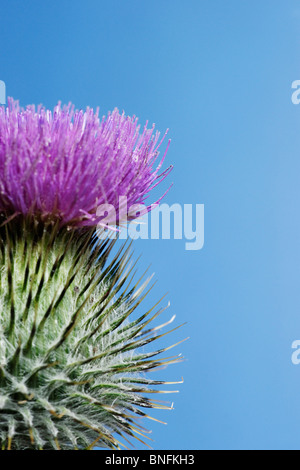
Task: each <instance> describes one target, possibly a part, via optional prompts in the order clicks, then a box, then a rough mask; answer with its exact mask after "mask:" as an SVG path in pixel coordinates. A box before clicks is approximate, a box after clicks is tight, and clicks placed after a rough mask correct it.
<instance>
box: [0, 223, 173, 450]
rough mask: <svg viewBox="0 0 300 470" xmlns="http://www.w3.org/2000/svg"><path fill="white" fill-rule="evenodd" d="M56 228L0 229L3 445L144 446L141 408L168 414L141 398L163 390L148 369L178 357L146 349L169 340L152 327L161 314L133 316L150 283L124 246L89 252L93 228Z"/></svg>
mask: <svg viewBox="0 0 300 470" xmlns="http://www.w3.org/2000/svg"><path fill="white" fill-rule="evenodd" d="M58 225H59V221H57V223H56V224H53V223H52V224H49V225H45V224H42V223H39V222H37V221H32V220H30V221H26V220H25V219H24V218H21V219H20V217H17V218H15V219H14V220H12V221H10V222H8V223H6V224H4V225H3V226H1V228H0V444H1V447H2V449H17V450H23V449H63V450H68V449H74V448H76V449H91V448H93V446H95V445H97V446H102V447H107V448H112V449H114V448H119V447H120V442H119V440H118V439H117V438H116V435H119V436H121V438H122V439H126V440H127V438H129V440H130V438H132V437H136V438H137V439H138V440H141V441H142V442H144V438H145V437H147V436H145V435H144V433H145V432H146V431H145V430H144V429H143V428H142V427H141V426H140V424H139V423H137V422H136V421H137V418H139V417H147V416H148V415H147V414H146V413H145V412H144V411H143V409H144V408H165V409H166V408H169V407H168V406H166V405H162V404H161V402H157V401H155V400H152V399H150V398H146V397H145V396H144V394H145V393H146V394H147V393H150V394H152V393H156V392H157V393H162V391H160V390H157V389H153V388H152V386H156V385H161V384H163V383H166V382H161V381H155V380H150V379H149V378H148V377H147V374H145V372H146V371H148V370H150V369H155V368H157V367H161V366H162V365H165V364H170V363H174V362H178V361H179V360H180V356H173V357H167V358H163V359H161V358H157V356H158V355H159V354H160V353H163V352H164V351H166V350H168V349H170V348H171V347H172V346H168V347H166V348H163V349H160V350H157V351H148V352H147V351H146V350H145V349H144V348H143V346H145V345H147V344H148V343H151V342H152V341H153V340H155V339H156V338H160V337H161V336H164V335H165V334H166V333H160V332H159V330H160V329H161V328H162V327H163V326H165V325H161V326H157V327H151V325H150V324H151V321H152V320H153V319H154V318H156V317H157V316H158V315H159V314H160V313H161V312H162V310H164V309H159V310H158V311H156V310H155V309H154V308H153V309H151V310H149V311H147V312H145V313H142V314H139V315H140V316H139V315H136V317H134V318H133V317H132V313H133V312H134V310H135V309H136V308H137V307H138V305H139V304H140V302H141V301H142V300H143V298H144V297H145V295H146V294H147V292H148V291H147V289H148V288H147V287H146V286H147V284H148V281H146V282H144V281H141V280H140V281H138V282H135V281H134V282H132V278H133V275H134V273H133V271H134V269H135V268H134V266H132V267H130V265H129V264H128V263H129V260H130V257H131V255H130V251H129V247H123V248H121V249H120V250H119V252H118V253H116V254H114V251H113V244H114V242H112V241H108V240H106V241H103V240H102V241H101V242H99V241H98V242H97V243H93V244H92V247H93V248H92V249H91V242H92V236H93V235H92V232H91V231H90V230H89V231H84V230H83V229H77V230H68V229H67V228H58ZM167 323H170V322H167ZM167 323H166V324H167ZM146 349H147V348H146ZM174 383H176V382H174ZM148 417H149V416H148ZM122 439H121V440H122Z"/></svg>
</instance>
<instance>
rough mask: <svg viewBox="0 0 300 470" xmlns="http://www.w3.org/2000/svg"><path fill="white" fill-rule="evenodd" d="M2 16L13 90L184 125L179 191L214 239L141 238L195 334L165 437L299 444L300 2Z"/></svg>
mask: <svg viewBox="0 0 300 470" xmlns="http://www.w3.org/2000/svg"><path fill="white" fill-rule="evenodd" d="M0 24H1V26H0V79H1V80H4V81H5V82H6V86H7V95H8V96H13V97H14V98H15V99H19V100H20V102H21V104H22V105H27V104H31V103H35V104H39V103H43V104H44V105H45V106H47V107H50V108H52V107H53V106H54V105H55V104H56V102H57V101H58V100H61V101H62V102H69V101H72V102H73V103H74V104H75V105H76V107H77V108H85V107H86V106H87V105H88V106H91V107H94V108H96V107H97V106H100V113H101V114H106V113H107V112H108V111H109V110H112V109H113V108H114V107H118V108H119V109H120V110H125V112H126V113H127V114H129V115H132V114H135V115H137V116H138V117H139V119H140V122H141V124H144V123H145V121H146V119H148V120H149V121H150V123H152V122H155V123H156V127H157V129H159V130H161V131H162V132H164V131H165V129H166V128H170V133H169V136H170V137H171V139H172V143H171V147H170V150H169V152H168V155H167V161H166V166H167V165H168V164H170V163H172V164H173V165H174V170H173V172H172V174H171V176H170V177H169V178H168V179H169V182H173V183H174V186H173V188H172V190H171V191H170V192H169V194H168V195H167V198H166V201H165V202H168V203H169V204H173V203H179V204H188V203H189V204H194V205H195V204H197V203H198V204H199V203H202V204H205V245H204V247H203V249H202V250H200V251H197V252H195V251H186V250H185V245H184V241H183V240H152V241H150V240H145V241H142V240H140V241H137V242H136V243H135V253H136V256H138V255H139V254H141V253H142V258H141V260H140V262H139V267H140V272H143V271H144V269H145V268H146V267H147V266H148V265H149V264H150V263H151V268H150V271H151V270H152V271H154V272H155V279H157V281H158V282H157V284H156V286H155V288H154V290H153V292H152V297H151V299H149V300H147V302H148V304H149V305H150V303H151V302H153V299H155V300H156V299H157V298H159V296H160V295H163V294H164V293H165V292H168V298H169V299H170V301H171V308H170V310H169V311H168V312H167V313H166V314H165V316H164V319H168V318H169V316H171V315H172V314H176V315H177V318H176V322H177V323H176V324H180V323H182V322H187V324H186V325H185V326H184V327H182V329H181V330H179V331H177V332H174V333H173V334H172V335H171V336H172V337H171V336H170V337H169V340H168V341H169V342H172V341H173V342H176V341H178V340H179V339H181V338H183V337H185V336H190V339H189V341H187V342H185V343H183V344H182V345H180V346H179V347H178V348H177V349H176V352H182V353H183V355H184V356H185V358H186V361H185V362H183V363H181V364H178V365H174V366H171V367H169V368H168V369H167V370H166V371H162V372H161V375H162V376H166V377H167V379H169V380H177V379H180V378H181V376H183V377H184V384H183V385H180V386H179V388H180V393H179V394H178V395H176V396H174V395H173V396H172V397H171V398H174V403H175V409H174V411H172V412H164V411H163V412H160V413H157V414H156V416H157V417H159V418H160V419H162V420H166V421H167V422H168V425H167V426H164V425H162V424H158V423H152V422H150V421H149V423H147V425H148V426H150V427H152V429H153V438H154V440H155V442H154V443H153V447H154V448H155V449H248V448H250V449H253V448H256V449H299V448H300V366H295V365H293V364H292V362H291V355H292V349H291V344H292V342H293V341H294V340H296V339H300V236H299V235H300V204H299V202H300V105H299V106H296V105H294V104H292V101H291V95H292V90H291V83H292V82H293V81H294V80H297V79H300V4H299V1H296V0H276V1H274V0H259V1H258V0H245V1H240V0H228V1H226V2H225V1H224V0H210V1H204V0H186V1H184V2H183V1H178V0H160V1H158V0H152V1H151V2H141V1H137V0H126V1H121V0H110V1H103V0H84V1H83V0H72V1H71V0H60V1H57V0H51V1H49V0H44V1H43V2H41V1H37V0H36V1H35V0H27V1H26V2H24V1H16V0H9V1H8V0H6V1H4V0H0ZM166 166H165V167H166ZM164 185H165V186H164V188H166V187H167V182H165V183H164ZM153 201H154V195H153ZM147 302H146V304H145V306H147Z"/></svg>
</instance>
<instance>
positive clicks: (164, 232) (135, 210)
mask: <svg viewBox="0 0 300 470" xmlns="http://www.w3.org/2000/svg"><path fill="white" fill-rule="evenodd" d="M150 209H151V210H149V209H148V208H147V207H146V206H144V205H143V204H134V205H132V206H130V207H128V206H127V198H126V196H120V197H119V201H118V205H117V207H116V206H114V205H113V204H101V205H99V206H98V208H97V212H96V215H97V216H98V217H99V219H100V222H99V224H98V231H97V234H98V237H99V238H101V239H104V238H117V237H118V238H119V239H121V240H126V239H127V238H131V239H133V240H136V239H142V240H148V239H151V240H158V239H163V240H170V239H174V240H185V249H186V250H188V251H191V250H201V249H202V248H203V245H204V204H196V205H193V204H183V205H181V204H173V205H171V206H169V205H168V204H165V203H164V204H153V205H152V206H150Z"/></svg>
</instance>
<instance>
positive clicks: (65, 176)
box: [0, 98, 170, 227]
mask: <svg viewBox="0 0 300 470" xmlns="http://www.w3.org/2000/svg"><path fill="white" fill-rule="evenodd" d="M162 140H163V139H162ZM162 140H161V141H160V142H159V133H158V132H156V133H154V126H153V127H152V128H151V129H147V124H146V125H145V127H144V129H143V132H142V133H140V126H139V125H138V121H137V119H136V118H135V117H128V116H125V114H124V113H123V114H120V113H119V111H118V110H117V109H115V110H114V111H113V112H112V113H110V114H108V116H106V117H103V118H102V119H101V120H100V119H99V117H98V110H97V111H96V112H94V111H93V109H89V108H87V109H86V111H85V112H84V111H78V110H75V109H74V106H72V105H71V104H69V105H67V106H66V105H65V106H61V104H60V103H59V104H58V105H57V106H56V107H55V108H54V111H53V112H51V111H49V110H47V109H45V108H44V107H42V106H38V107H37V109H36V108H35V106H33V105H32V106H27V108H26V109H23V108H20V106H19V103H18V102H17V101H14V100H13V99H11V98H10V99H9V100H8V107H7V108H6V109H5V108H4V107H0V213H2V214H3V215H4V216H5V217H6V218H7V217H11V216H14V215H16V214H22V215H33V216H34V217H35V218H38V219H41V220H49V219H57V218H59V219H60V221H61V224H62V225H68V226H75V227H80V226H90V227H94V226H95V225H96V224H97V223H98V222H99V221H100V218H99V217H98V216H97V213H96V212H97V207H98V206H100V205H101V204H111V205H113V206H114V207H115V208H116V222H118V221H119V218H120V217H119V215H120V214H118V199H119V197H120V196H126V198H127V204H128V206H131V205H133V204H144V203H145V200H146V198H147V196H148V193H149V191H150V190H151V189H152V188H153V187H155V186H156V185H157V184H158V183H159V182H160V181H162V180H163V179H164V178H165V177H166V176H167V174H168V173H169V171H170V168H168V169H167V170H165V171H163V172H162V173H160V168H161V166H162V163H163V160H164V157H165V154H166V152H167V149H166V151H165V153H164V155H163V157H162V159H161V160H160V161H159V163H156V162H157V158H158V155H159V147H160V145H161V143H162ZM167 148H168V147H167ZM149 209H150V206H149Z"/></svg>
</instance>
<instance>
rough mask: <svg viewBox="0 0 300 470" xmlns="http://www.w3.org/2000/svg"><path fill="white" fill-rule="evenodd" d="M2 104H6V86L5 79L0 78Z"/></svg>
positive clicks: (0, 100)
mask: <svg viewBox="0 0 300 470" xmlns="http://www.w3.org/2000/svg"><path fill="white" fill-rule="evenodd" d="M0 104H6V86H5V83H4V82H3V80H0Z"/></svg>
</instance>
